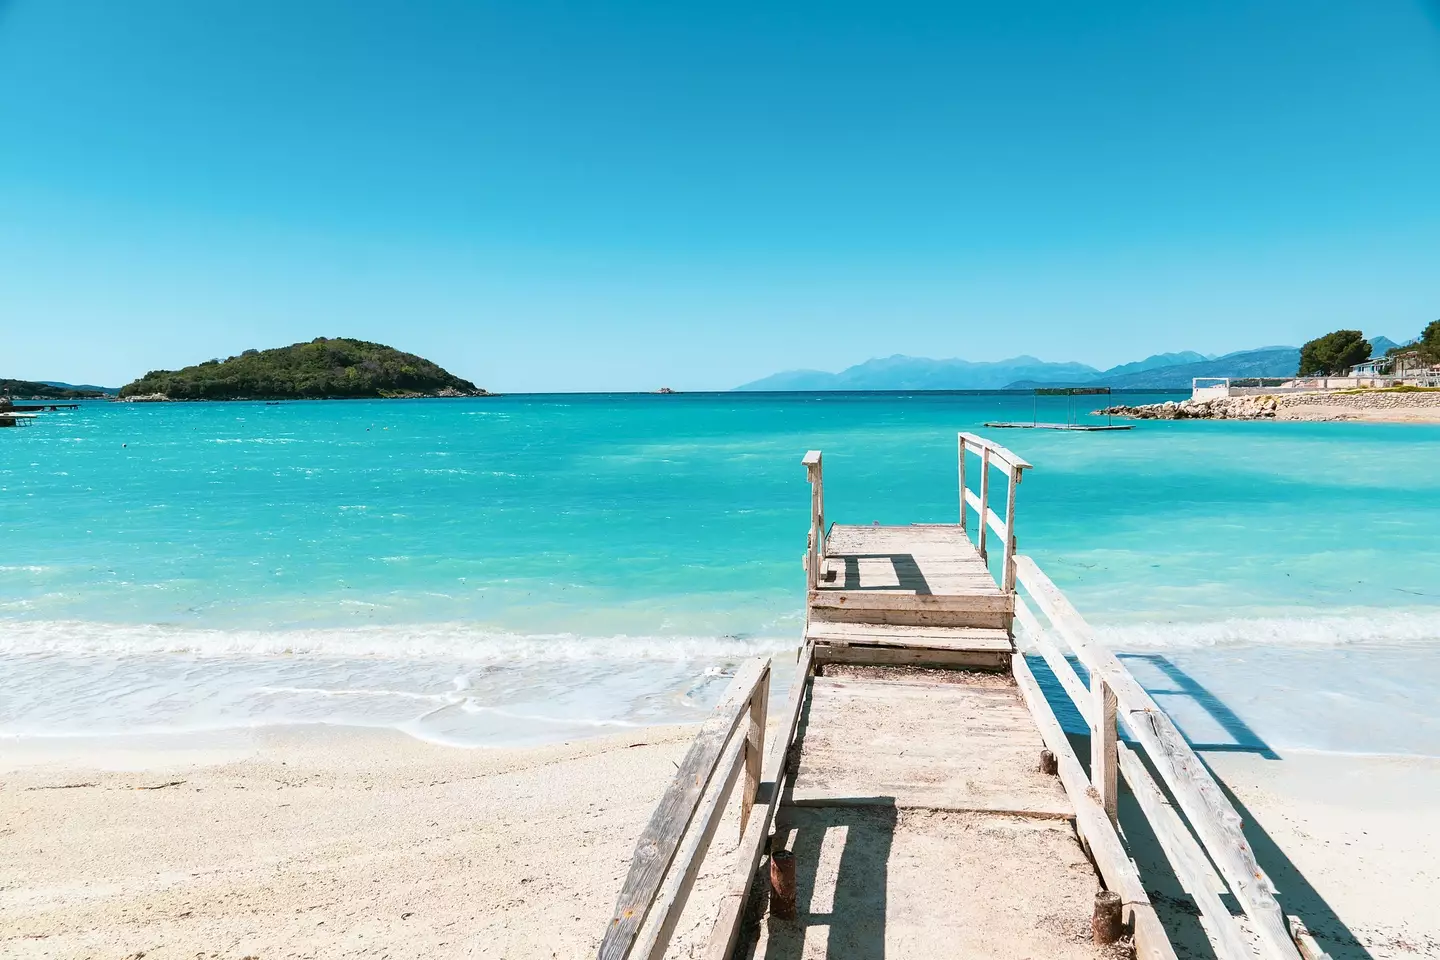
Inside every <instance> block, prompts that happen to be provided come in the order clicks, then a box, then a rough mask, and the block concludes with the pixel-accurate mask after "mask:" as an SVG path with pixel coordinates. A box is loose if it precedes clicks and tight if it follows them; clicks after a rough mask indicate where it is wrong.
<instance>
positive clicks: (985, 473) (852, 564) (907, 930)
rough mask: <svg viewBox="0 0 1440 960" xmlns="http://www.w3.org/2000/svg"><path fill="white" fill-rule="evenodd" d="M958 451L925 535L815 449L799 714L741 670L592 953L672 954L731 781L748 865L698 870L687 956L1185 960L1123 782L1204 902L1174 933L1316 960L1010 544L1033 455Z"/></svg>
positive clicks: (1162, 717)
mask: <svg viewBox="0 0 1440 960" xmlns="http://www.w3.org/2000/svg"><path fill="white" fill-rule="evenodd" d="M1014 426H1032V425H1031V424H1015V425H1014ZM1055 426H1058V427H1060V428H1061V429H1065V427H1064V426H1063V425H1055ZM1069 429H1076V428H1075V427H1073V426H1072V427H1069ZM1079 429H1087V428H1084V427H1082V428H1079ZM1088 429H1106V428H1104V427H1100V428H1088ZM1111 429H1126V428H1125V427H1115V428H1111ZM959 448H960V449H959V474H960V484H959V486H960V496H959V505H960V522H959V523H958V524H935V523H927V524H912V525H908V526H879V525H871V526H857V525H841V524H836V525H833V526H830V527H828V528H827V527H826V525H825V508H824V493H823V486H822V480H821V456H820V453H819V451H811V452H810V453H808V454H806V456H805V459H804V464H805V468H806V471H807V473H808V475H809V480H810V491H811V503H810V505H811V525H810V537H809V542H808V544H807V550H806V556H805V571H806V618H805V620H806V622H805V633H804V637H803V640H802V643H801V644H800V647H799V650H798V652H797V654H796V657H797V665H796V677H795V680H794V682H793V684H792V685H791V687H790V693H789V696H788V698H787V701H786V705H785V707H784V712H783V713H782V714H780V715H779V716H778V717H776V718H775V722H774V723H768V724H767V720H768V719H769V718H768V717H767V713H768V710H769V703H770V696H769V690H770V658H768V657H757V658H754V659H752V660H747V661H744V662H742V663H741V664H740V665H739V666H738V667H737V669H736V672H735V677H734V680H733V681H732V682H731V684H730V686H729V688H728V689H727V690H726V692H725V694H724V695H723V696H722V698H721V700H720V703H719V704H718V705H717V706H716V707H715V709H714V711H713V712H712V713H711V715H710V717H709V719H707V720H706V721H705V723H704V724H703V725H702V726H701V728H700V731H699V733H698V734H697V736H696V738H695V741H694V742H693V744H692V745H691V747H690V749H689V751H688V752H687V753H686V755H685V757H684V759H683V760H682V761H681V762H680V763H679V764H678V765H677V766H678V770H677V772H676V775H675V778H674V779H673V780H672V781H671V783H670V785H669V787H668V788H667V789H666V791H665V794H664V796H663V797H661V799H660V802H659V803H658V805H657V806H656V808H655V812H654V814H653V815H652V817H651V819H650V822H649V823H648V824H647V825H646V827H645V829H644V831H643V832H642V833H641V835H640V837H639V840H638V842H637V843H636V846H635V856H634V859H633V860H632V863H631V866H630V870H629V872H628V874H627V876H626V879H625V882H624V886H623V887H622V888H621V890H620V895H619V897H618V898H617V901H616V905H615V911H614V913H613V914H612V916H611V918H610V922H609V924H608V925H607V927H606V930H605V934H604V938H603V940H602V941H601V944H600V948H599V953H598V956H599V958H600V960H630V958H642V960H661V958H663V957H665V956H668V955H671V954H670V953H668V952H667V951H668V949H669V947H670V940H671V936H672V934H673V933H674V932H675V929H676V926H677V924H678V923H679V922H680V919H681V914H682V913H684V912H685V910H686V902H687V899H688V898H689V896H690V893H691V890H692V889H693V887H694V885H695V882H696V880H697V878H698V877H699V876H700V875H701V874H702V869H701V868H702V864H706V861H705V857H706V854H707V852H708V851H709V849H710V845H711V841H712V840H713V839H714V837H715V833H716V828H717V826H718V825H719V823H720V820H721V817H722V816H723V813H724V809H725V806H726V805H727V804H728V803H729V802H730V799H731V796H732V794H733V793H734V792H735V791H737V790H738V791H739V799H740V815H739V819H740V840H739V844H738V847H737V846H733V841H731V840H726V841H725V842H724V843H723V844H722V846H723V848H724V849H725V850H726V852H727V853H728V854H730V856H731V857H732V858H733V859H732V866H730V867H728V868H722V869H721V872H719V873H718V874H717V873H716V871H715V869H713V868H712V869H711V870H709V871H707V875H708V876H710V877H712V878H713V879H714V880H715V881H719V882H720V883H721V884H722V886H721V887H720V892H719V894H718V896H719V902H718V904H716V905H715V906H712V908H711V909H712V910H713V911H714V916H715V919H714V924H713V927H711V929H710V935H709V939H708V941H707V942H706V943H705V944H704V945H703V947H701V946H700V945H698V944H696V945H692V946H691V947H690V948H689V951H690V952H688V953H687V954H686V955H687V956H694V957H704V958H705V960H808V958H816V960H819V958H830V960H869V958H878V957H924V958H927V960H931V958H933V960H962V958H965V960H970V958H974V960H984V958H995V960H1000V958H1013V957H1017V956H1018V957H1046V958H1061V960H1085V958H1094V960H1102V958H1111V957H1114V956H1117V955H1125V954H1126V953H1128V951H1130V950H1133V955H1134V956H1135V957H1136V958H1137V960H1176V950H1175V946H1174V944H1172V941H1171V937H1172V931H1171V930H1170V929H1169V928H1168V927H1167V925H1166V924H1165V923H1164V922H1162V919H1161V916H1160V914H1159V913H1158V912H1157V911H1156V909H1155V905H1154V904H1152V903H1151V901H1150V896H1149V894H1148V893H1147V892H1146V886H1147V884H1146V883H1145V881H1144V880H1143V878H1142V876H1141V872H1140V870H1141V868H1140V867H1138V866H1137V865H1136V862H1135V859H1134V854H1133V853H1132V852H1131V851H1130V849H1129V848H1128V847H1127V843H1128V841H1127V840H1126V839H1125V836H1126V835H1125V834H1124V833H1122V832H1121V831H1120V830H1119V829H1118V828H1119V816H1118V802H1119V790H1120V783H1121V777H1122V776H1123V778H1124V782H1125V783H1127V784H1128V785H1129V789H1130V792H1131V794H1132V795H1133V797H1134V801H1135V806H1136V807H1137V808H1138V809H1139V810H1140V811H1141V814H1142V815H1143V817H1144V821H1145V822H1144V824H1143V825H1142V828H1141V829H1142V832H1146V833H1148V834H1151V835H1153V836H1154V838H1155V840H1156V841H1157V842H1158V845H1159V847H1160V848H1161V849H1162V850H1163V852H1164V854H1165V856H1166V858H1167V859H1168V860H1169V863H1170V869H1171V870H1172V871H1173V876H1174V877H1175V878H1178V879H1179V881H1180V883H1181V885H1182V886H1183V888H1184V889H1185V890H1186V891H1187V892H1188V893H1189V894H1190V895H1191V897H1192V898H1193V900H1194V906H1193V908H1192V907H1190V905H1188V904H1186V905H1183V906H1182V907H1181V908H1180V910H1179V913H1178V914H1177V916H1179V919H1178V920H1175V921H1173V922H1174V923H1175V924H1178V925H1180V926H1185V925H1187V924H1188V925H1190V927H1191V928H1193V925H1194V918H1195V916H1196V914H1198V915H1199V917H1200V918H1201V919H1202V921H1203V924H1204V929H1205V932H1206V934H1207V935H1208V936H1209V938H1210V940H1211V942H1212V946H1213V947H1214V953H1215V955H1216V956H1217V957H1218V958H1221V960H1254V958H1255V956H1256V951H1255V950H1252V947H1251V944H1252V943H1254V944H1255V945H1256V948H1257V949H1258V952H1259V955H1260V956H1261V957H1263V958H1265V960H1319V957H1321V956H1323V955H1322V954H1320V953H1319V951H1318V947H1317V946H1316V944H1315V941H1314V939H1313V938H1311V937H1310V935H1309V933H1308V932H1307V931H1306V930H1305V927H1304V924H1303V923H1301V922H1300V921H1299V920H1298V919H1297V918H1294V917H1286V916H1284V915H1283V913H1282V912H1281V910H1280V907H1279V904H1278V903H1277V902H1276V900H1275V898H1274V896H1273V893H1272V888H1271V886H1270V884H1269V882H1268V880H1267V879H1266V878H1265V875H1264V873H1263V871H1261V870H1260V868H1259V866H1258V865H1257V863H1256V860H1255V856H1254V853H1253V851H1252V850H1251V848H1250V846H1249V843H1248V842H1247V841H1246V839H1245V837H1244V834H1243V833H1242V831H1241V829H1240V822H1241V821H1240V817H1239V816H1238V814H1237V813H1236V811H1235V809H1234V807H1233V805H1232V804H1231V803H1230V801H1229V800H1228V798H1227V797H1226V796H1225V794H1224V792H1223V791H1222V790H1221V789H1220V787H1219V785H1218V784H1216V783H1215V781H1214V779H1213V778H1212V777H1211V775H1210V773H1209V770H1208V769H1207V768H1206V767H1205V765H1204V763H1203V762H1202V761H1201V760H1200V758H1199V757H1197V756H1196V755H1195V753H1194V751H1193V750H1192V749H1191V747H1190V745H1189V744H1188V742H1187V741H1186V740H1185V738H1184V737H1183V736H1182V735H1181V734H1180V732H1179V731H1178V730H1177V729H1176V728H1175V726H1174V724H1173V723H1172V722H1171V721H1170V719H1169V717H1168V716H1167V715H1166V714H1165V713H1164V712H1163V711H1162V710H1160V708H1159V707H1158V706H1157V705H1156V704H1155V701H1154V700H1153V699H1152V698H1151V697H1150V695H1149V694H1148V693H1147V692H1146V691H1145V690H1144V688H1143V687H1141V686H1140V684H1139V683H1137V682H1136V681H1135V679H1134V678H1133V677H1132V676H1131V675H1130V674H1129V672H1128V671H1127V670H1126V668H1125V666H1124V665H1123V664H1122V663H1121V662H1120V661H1119V660H1118V659H1117V658H1116V657H1115V655H1114V654H1112V653H1110V652H1109V650H1108V649H1106V648H1105V647H1103V646H1101V645H1100V644H1098V643H1096V642H1095V639H1094V635H1093V632H1092V631H1091V629H1090V627H1089V626H1088V625H1087V624H1086V623H1085V621H1084V619H1083V618H1082V617H1081V616H1080V614H1079V612H1078V611H1077V610H1076V609H1075V608H1074V607H1073V606H1071V605H1070V603H1069V601H1068V600H1066V599H1065V596H1064V594H1062V593H1061V592H1060V590H1059V589H1058V588H1057V587H1056V586H1055V584H1054V583H1053V582H1051V581H1050V579H1049V578H1048V577H1047V576H1046V575H1045V574H1044V573H1043V572H1042V571H1041V570H1040V568H1039V567H1038V566H1037V565H1036V564H1035V562H1034V561H1033V560H1032V559H1030V558H1029V557H1026V556H1022V555H1020V554H1019V553H1018V552H1017V549H1016V538H1015V495H1016V491H1017V488H1018V487H1019V485H1020V481H1021V478H1022V477H1023V476H1024V472H1025V471H1027V470H1029V469H1031V466H1030V464H1029V463H1026V462H1025V461H1024V460H1022V459H1020V458H1019V457H1017V456H1016V455H1015V454H1013V453H1011V452H1010V451H1009V450H1006V449H1005V448H1004V447H1002V446H1000V445H999V444H996V443H993V442H991V441H988V440H985V439H983V438H981V437H977V436H975V435H973V434H968V433H962V434H960V436H959ZM975 460H978V461H979V469H978V470H973V466H972V470H971V471H970V472H969V480H970V481H971V482H972V483H973V484H974V486H976V487H977V488H978V490H976V489H971V484H970V483H967V461H969V462H972V464H973V461H975ZM992 470H998V471H999V472H1000V474H1001V475H1002V476H1003V480H1002V481H1000V482H992ZM992 495H993V496H995V497H996V498H997V502H999V503H1001V504H1003V506H1002V507H1001V512H999V513H997V512H996V511H995V510H994V509H992V508H991V497H992ZM1001 498H1003V499H1001ZM992 548H993V549H994V550H995V552H996V553H997V554H998V556H997V557H995V558H994V559H996V560H998V561H999V563H998V566H999V575H998V577H997V576H992V574H991V564H990V560H991V556H990V551H991V549H992ZM1022 592H1023V594H1024V597H1022ZM1026 597H1028V602H1027V600H1026V599H1025V598H1026ZM1042 618H1043V621H1042ZM1017 628H1018V632H1019V636H1020V637H1022V638H1023V639H1024V640H1025V641H1026V644H1027V650H1026V651H1025V652H1022V651H1021V650H1020V649H1019V648H1018V647H1017ZM1027 652H1028V653H1029V654H1030V656H1029V658H1027V656H1026V653H1027ZM1072 657H1073V658H1074V660H1075V661H1078V662H1079V663H1081V664H1082V665H1083V666H1084V667H1085V671H1086V674H1087V679H1086V680H1085V681H1082V680H1081V679H1080V675H1079V674H1078V673H1077V672H1076V668H1075V666H1074V663H1073V662H1072V659H1071V658H1072ZM1039 658H1043V659H1044V661H1045V664H1046V666H1047V667H1048V668H1049V669H1050V670H1051V671H1052V672H1053V673H1054V676H1055V678H1056V680H1058V682H1059V687H1060V689H1062V690H1063V691H1064V693H1063V695H1064V696H1066V697H1068V698H1069V700H1070V705H1069V706H1070V708H1071V709H1073V711H1074V712H1075V713H1076V714H1078V715H1079V716H1080V718H1081V719H1082V720H1083V721H1084V722H1085V723H1086V724H1087V725H1088V726H1089V729H1090V737H1089V741H1090V744H1089V751H1090V758H1089V760H1090V762H1089V766H1088V768H1087V767H1085V766H1082V764H1081V762H1080V760H1079V758H1078V757H1077V756H1076V754H1075V749H1074V747H1073V746H1072V745H1071V740H1070V738H1069V737H1068V736H1067V735H1066V732H1065V730H1064V728H1063V727H1062V726H1061V724H1060V722H1059V720H1058V719H1057V716H1056V714H1055V711H1054V708H1053V707H1052V706H1051V704H1050V702H1049V700H1048V699H1047V697H1046V695H1045V693H1044V692H1042V690H1041V687H1040V684H1039V682H1038V681H1037V679H1036V677H1035V674H1034V672H1032V668H1031V660H1032V659H1034V660H1037V661H1038V659H1039ZM1057 695H1061V694H1058V693H1057ZM1121 722H1123V723H1124V725H1125V727H1126V729H1127V732H1128V734H1129V737H1128V738H1127V739H1129V740H1130V743H1129V744H1127V743H1122V742H1120V740H1119V725H1120V723H1121ZM767 729H769V730H770V731H771V735H770V739H769V744H768V746H767V745H766V743H765V739H766V738H765V734H766V731H767ZM1131 744H1133V746H1132V745H1131ZM1142 755H1143V759H1142ZM1152 771H1153V772H1152ZM1182 817H1183V819H1182ZM1212 863H1213V864H1214V867H1213V869H1212V867H1211V864H1212ZM706 865H707V866H708V864H706ZM1226 894H1228V895H1229V896H1230V897H1231V898H1232V899H1233V902H1234V903H1236V904H1237V905H1238V907H1239V909H1240V911H1241V912H1242V913H1243V914H1244V917H1243V918H1242V917H1237V916H1236V915H1235V914H1234V913H1233V912H1232V909H1231V908H1230V906H1229V905H1228V904H1227V903H1226V902H1225V901H1224V900H1222V896H1223V895H1226ZM712 903H713V901H712ZM686 916H687V917H693V916H694V914H693V913H690V914H686ZM1241 920H1243V921H1244V922H1245V924H1246V925H1245V926H1244V927H1243V928H1242V927H1241V925H1240V921H1241ZM693 922H695V921H687V923H693ZM700 922H706V921H700ZM691 929H693V927H691ZM1092 931H1093V936H1092V935H1091V932H1092ZM1082 932H1083V933H1082ZM1077 933H1082V935H1079V936H1077ZM1178 939H1179V937H1178V936H1177V940H1178ZM1123 940H1128V941H1129V942H1128V944H1125V943H1117V941H1123ZM1186 949H1187V951H1188V947H1187V948H1186ZM1117 951H1119V953H1117ZM1186 955H1187V956H1189V955H1191V954H1190V953H1189V952H1187V953H1186Z"/></svg>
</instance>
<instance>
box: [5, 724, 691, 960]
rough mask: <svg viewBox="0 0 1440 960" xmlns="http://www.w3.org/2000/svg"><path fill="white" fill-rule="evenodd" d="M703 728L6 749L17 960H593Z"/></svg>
mask: <svg viewBox="0 0 1440 960" xmlns="http://www.w3.org/2000/svg"><path fill="white" fill-rule="evenodd" d="M693 733H694V730H693V728H686V727H675V728H654V729H649V730H637V731H632V732H630V733H629V734H628V735H625V736H622V737H618V738H608V739H603V740H589V741H583V742H577V743H575V744H570V745H556V746H551V747H544V748H538V749H526V750H462V749H454V748H445V747H437V746H432V745H428V744H424V743H420V742H418V741H415V740H412V739H410V738H408V737H405V736H403V735H400V734H394V733H388V732H378V731H376V732H367V731H356V730H344V729H315V728H306V729H299V730H295V729H292V730H288V731H279V732H271V733H262V734H257V735H254V737H253V742H252V743H251V744H250V745H249V747H248V749H244V748H239V747H237V745H236V743H235V742H234V739H235V738H233V737H232V738H230V740H229V742H225V743H220V744H209V745H206V746H204V747H202V748H194V747H190V748H186V750H187V752H186V753H184V754H178V755H177V754H174V753H161V754H158V755H157V754H154V753H150V754H148V756H149V758H150V760H151V762H149V763H143V762H142V761H144V760H145V758H146V756H147V754H146V752H145V751H143V750H129V751H124V752H122V753H120V754H118V755H116V754H112V753H111V752H110V751H106V752H105V753H104V754H102V755H100V756H96V755H95V754H94V753H93V752H91V753H90V754H89V755H88V756H87V755H86V753H85V750H84V749H83V748H82V749H79V750H76V749H71V750H69V751H67V752H68V753H69V756H68V757H65V758H64V759H62V761H61V762H59V763H50V764H45V765H35V763H36V761H37V760H39V759H40V757H38V756H37V755H36V753H35V751H33V750H31V751H28V752H24V751H17V750H15V749H14V747H13V744H12V745H4V744H3V743H0V757H4V758H5V760H8V762H0V768H3V767H11V768H14V767H16V766H20V769H19V770H18V771H16V770H12V771H11V772H6V773H3V774H0V823H3V825H4V826H3V827H0V956H4V957H7V958H9V957H17V958H18V957H82V956H98V957H136V956H139V955H140V954H142V953H143V955H144V956H145V957H146V958H154V960H159V958H167V957H186V958H194V957H196V956H204V957H211V956H215V957H227V958H228V957H234V958H237V960H238V958H242V957H247V956H254V957H263V958H267V960H268V958H271V957H290V956H294V957H322V956H323V957H336V956H391V957H419V956H427V957H452V956H453V957H511V958H516V960H521V958H524V960H529V958H536V957H587V956H593V954H594V950H595V947H596V946H597V945H598V943H599V938H600V935H601V934H602V933H603V931H604V927H605V922H606V920H607V919H608V916H609V912H610V910H611V908H612V907H613V905H614V901H615V895H616V893H617V892H618V890H619V887H620V883H621V880H622V879H623V877H624V874H625V871H626V869H627V868H628V866H629V860H630V855H631V853H632V850H633V847H634V844H635V839H636V836H637V835H638V833H639V831H640V829H641V828H642V827H643V826H644V824H645V821H646V820H647V818H648V817H649V815H650V811H651V808H652V806H653V805H654V803H655V801H656V799H657V798H658V796H659V794H660V792H661V791H662V790H663V789H664V787H665V784H666V783H667V782H668V781H669V778H670V776H671V775H672V774H673V773H674V770H675V768H674V766H673V765H672V760H675V759H678V758H679V757H680V756H681V755H682V754H683V753H684V750H685V747H686V746H687V745H688V743H689V740H690V738H691V736H693ZM632 744H643V745H636V746H631V745H632ZM92 751H93V748H92ZM205 751H210V753H211V755H210V756H206V755H205ZM237 753H243V754H246V755H245V756H244V757H243V759H236V754H237ZM211 760H214V761H219V762H215V763H211V762H207V761H211ZM197 761H199V762H200V763H199V765H197ZM97 766H106V767H111V768H113V767H116V766H120V767H131V768H133V767H136V766H145V767H146V769H143V770H134V769H131V770H129V771H125V770H121V771H112V772H106V771H104V770H99V769H96V767H97ZM175 780H182V781H184V782H182V783H179V784H176V785H174V786H168V787H161V788H160V789H139V788H142V787H156V786H158V785H160V784H165V783H169V782H171V781H175ZM80 784H88V785H85V786H81V785H80Z"/></svg>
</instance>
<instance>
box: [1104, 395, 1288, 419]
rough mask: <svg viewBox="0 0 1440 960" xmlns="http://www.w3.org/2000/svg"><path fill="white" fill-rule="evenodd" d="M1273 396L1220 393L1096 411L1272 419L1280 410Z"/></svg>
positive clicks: (1122, 414) (1139, 416) (1154, 416)
mask: <svg viewBox="0 0 1440 960" xmlns="http://www.w3.org/2000/svg"><path fill="white" fill-rule="evenodd" d="M1279 406H1280V402H1279V400H1278V399H1277V398H1276V397H1271V396H1264V397H1219V398H1216V399H1214V400H1181V401H1178V402H1177V401H1175V400H1166V401H1165V402H1164V403H1145V404H1141V405H1140V406H1138V407H1126V406H1117V407H1106V408H1105V409H1104V410H1097V411H1095V412H1096V413H1101V414H1109V415H1110V416H1114V417H1132V418H1134V419H1136V420H1273V419H1275V417H1276V415H1277V413H1278V412H1279Z"/></svg>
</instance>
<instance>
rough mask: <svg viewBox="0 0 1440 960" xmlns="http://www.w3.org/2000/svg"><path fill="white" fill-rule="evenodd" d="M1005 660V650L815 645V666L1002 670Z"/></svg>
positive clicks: (1008, 656) (1006, 660)
mask: <svg viewBox="0 0 1440 960" xmlns="http://www.w3.org/2000/svg"><path fill="white" fill-rule="evenodd" d="M1009 661H1010V652H1009V651H1008V650H947V649H934V648H929V647H885V646H865V645H862V644H854V645H848V644H847V645H839V644H829V643H824V642H817V643H816V644H815V662H816V663H849V664H856V665H861V666H909V667H950V668H954V667H962V668H966V669H970V670H1003V669H1004V668H1005V665H1006V664H1007V663H1009Z"/></svg>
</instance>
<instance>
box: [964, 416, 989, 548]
mask: <svg viewBox="0 0 1440 960" xmlns="http://www.w3.org/2000/svg"><path fill="white" fill-rule="evenodd" d="M967 513H969V508H968V507H966V506H965V435H964V434H963V433H962V434H960V531H961V532H962V533H963V532H964V531H965V530H966V529H968V528H969V526H970V524H969V520H968V518H967V517H966V516H965V515H966V514H967ZM980 522H981V523H984V522H985V521H984V519H983V518H982V519H981V521H980Z"/></svg>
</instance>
